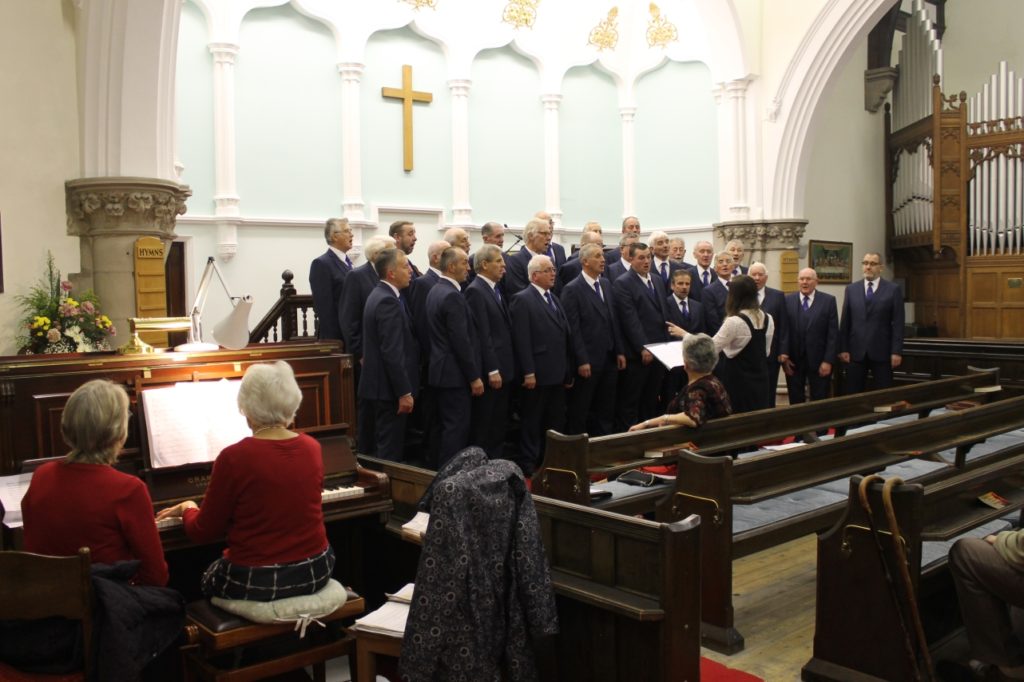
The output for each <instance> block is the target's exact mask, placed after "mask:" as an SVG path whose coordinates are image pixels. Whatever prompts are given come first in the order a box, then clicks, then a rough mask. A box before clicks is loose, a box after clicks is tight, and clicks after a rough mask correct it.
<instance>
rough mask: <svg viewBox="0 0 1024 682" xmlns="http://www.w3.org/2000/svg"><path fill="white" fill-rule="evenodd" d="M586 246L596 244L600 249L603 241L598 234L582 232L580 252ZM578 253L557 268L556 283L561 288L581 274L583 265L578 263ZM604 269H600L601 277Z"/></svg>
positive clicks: (602, 246)
mask: <svg viewBox="0 0 1024 682" xmlns="http://www.w3.org/2000/svg"><path fill="white" fill-rule="evenodd" d="M587 244H597V245H598V246H600V247H601V248H602V249H603V248H604V240H603V239H602V238H601V233H600V232H590V231H587V232H583V233H582V234H580V249H581V250H582V249H583V247H584V246H586V245H587ZM579 253H580V252H579V251H577V252H576V253H574V254H572V255H571V256H569V259H568V260H566V261H565V263H563V264H562V267H560V268H558V281H559V282H560V283H561V285H562V287H565V285H566V284H568V283H569V282H571V281H573V280H574V279H576V278H577V277H579V274H580V273H581V272H583V263H582V262H581V261H580V257H579ZM603 271H604V268H602V275H603Z"/></svg>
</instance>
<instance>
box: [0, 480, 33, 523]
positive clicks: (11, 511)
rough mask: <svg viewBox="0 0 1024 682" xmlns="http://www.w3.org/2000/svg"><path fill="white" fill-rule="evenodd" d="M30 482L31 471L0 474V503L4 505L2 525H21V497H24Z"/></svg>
mask: <svg viewBox="0 0 1024 682" xmlns="http://www.w3.org/2000/svg"><path fill="white" fill-rule="evenodd" d="M31 482H32V474H31V473H27V474H14V475H13V476H0V503H2V504H3V506H4V525H5V526H7V527H8V528H20V527H21V526H22V521H21V499H22V498H23V497H25V493H26V492H27V491H28V484H29V483H31Z"/></svg>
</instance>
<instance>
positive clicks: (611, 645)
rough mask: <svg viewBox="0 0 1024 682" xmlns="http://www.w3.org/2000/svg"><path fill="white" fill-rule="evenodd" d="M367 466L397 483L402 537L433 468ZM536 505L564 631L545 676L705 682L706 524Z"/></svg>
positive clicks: (368, 460)
mask: <svg viewBox="0 0 1024 682" xmlns="http://www.w3.org/2000/svg"><path fill="white" fill-rule="evenodd" d="M360 461H361V462H362V463H363V465H364V466H366V467H368V468H371V469H377V470H379V471H382V472H383V473H384V474H386V475H387V476H388V478H389V480H390V481H391V491H392V495H393V502H394V512H393V513H392V515H391V519H389V521H388V524H387V527H388V529H389V530H392V531H395V532H398V531H399V529H400V528H401V524H402V523H405V522H406V521H408V520H409V519H410V518H412V516H413V515H415V512H416V505H417V504H418V503H419V500H420V498H421V497H422V496H423V493H424V492H425V491H426V488H427V486H429V485H430V482H431V481H432V480H433V477H434V472H432V471H428V470H425V469H419V468H416V467H412V466H408V465H403V464H398V463H394V462H387V461H384V460H380V459H376V458H372V457H360ZM534 504H535V506H536V509H537V514H538V516H539V519H540V526H541V535H542V538H543V541H544V547H545V551H546V553H547V558H548V562H549V565H550V567H551V579H552V582H553V584H554V588H555V594H556V599H557V603H558V619H559V627H560V634H559V635H558V636H557V637H556V638H555V642H554V646H553V651H548V652H546V655H542V656H541V659H542V660H541V662H540V668H541V670H542V677H543V678H544V679H551V680H568V679H586V680H609V681H611V680H624V679H636V680H662V681H664V682H669V681H670V680H671V681H674V680H696V679H699V677H700V637H699V627H700V570H699V566H700V563H699V555H698V550H699V539H698V534H699V530H700V528H699V526H700V519H699V518H698V517H696V516H691V517H689V518H686V519H682V520H680V521H677V522H673V523H655V522H652V521H646V520H644V519H639V518H634V517H630V516H623V515H621V514H613V513H609V512H604V511H601V510H596V509H590V508H586V507H582V506H580V505H576V504H571V503H568V502H563V501H560V500H552V499H545V498H542V497H534ZM414 570H415V569H414V568H413V571H414ZM407 579H408V580H412V579H413V575H409V576H408V578H407Z"/></svg>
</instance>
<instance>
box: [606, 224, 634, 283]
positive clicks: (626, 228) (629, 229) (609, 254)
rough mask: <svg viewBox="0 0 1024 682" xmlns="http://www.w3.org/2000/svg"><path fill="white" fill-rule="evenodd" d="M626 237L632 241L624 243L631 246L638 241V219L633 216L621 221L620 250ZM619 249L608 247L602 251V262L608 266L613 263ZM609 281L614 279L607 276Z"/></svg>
mask: <svg viewBox="0 0 1024 682" xmlns="http://www.w3.org/2000/svg"><path fill="white" fill-rule="evenodd" d="M627 236H628V237H633V238H634V239H631V240H629V241H628V242H626V243H629V244H632V243H633V242H637V241H640V219H639V218H637V217H636V216H634V215H631V216H626V217H625V218H623V219H622V232H621V233H620V234H619V247H620V249H621V247H622V246H623V241H622V239H623V238H624V237H627ZM620 249H616V248H615V246H609V247H608V248H606V249H605V250H604V261H605V264H606V265H608V266H610V265H611V264H612V263H613V262H614V261H615V259H616V258H618V257H619V256H618V254H617V253H615V252H617V251H619V250H620ZM628 269H629V268H628V267H627V268H626V270H628ZM618 274H622V273H618ZM618 274H617V275H616V277H617V276H618ZM609 279H611V280H612V281H613V282H614V281H615V277H612V276H611V275H609Z"/></svg>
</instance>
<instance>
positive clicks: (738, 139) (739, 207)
mask: <svg viewBox="0 0 1024 682" xmlns="http://www.w3.org/2000/svg"><path fill="white" fill-rule="evenodd" d="M749 83H750V82H749V81H748V80H746V79H744V78H741V79H738V80H734V81H729V82H728V83H726V84H725V94H726V96H727V99H728V101H727V102H726V107H727V110H728V119H729V122H730V124H731V126H730V130H729V131H728V132H729V134H730V135H731V136H732V141H733V143H732V150H731V151H732V158H731V164H730V165H731V166H732V169H733V172H732V185H731V187H730V192H731V198H730V201H729V213H730V214H731V216H732V218H733V219H734V220H746V219H747V218H749V217H750V206H749V203H748V201H747V85H749Z"/></svg>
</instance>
